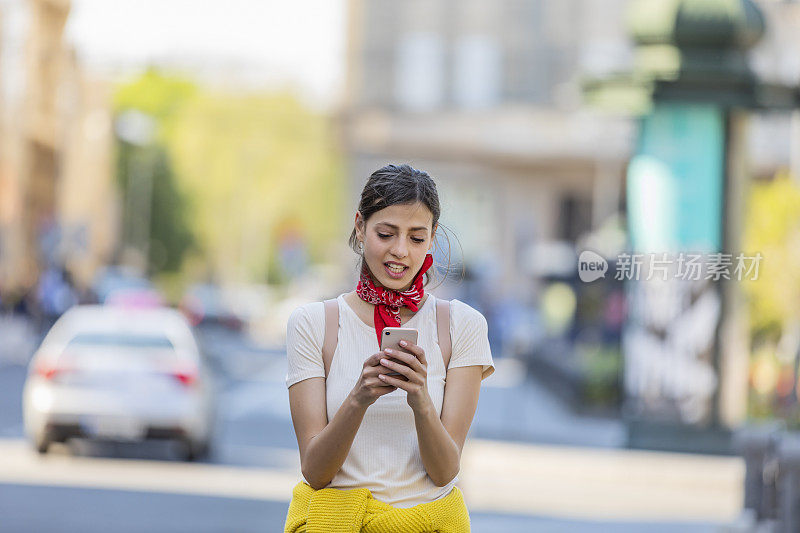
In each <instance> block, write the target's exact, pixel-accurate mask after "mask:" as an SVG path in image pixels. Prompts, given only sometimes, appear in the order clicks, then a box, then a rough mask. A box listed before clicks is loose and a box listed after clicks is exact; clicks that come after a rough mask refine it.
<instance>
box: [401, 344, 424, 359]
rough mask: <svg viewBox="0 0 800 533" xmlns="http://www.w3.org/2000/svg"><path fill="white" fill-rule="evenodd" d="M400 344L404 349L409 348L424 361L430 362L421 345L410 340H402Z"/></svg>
mask: <svg viewBox="0 0 800 533" xmlns="http://www.w3.org/2000/svg"><path fill="white" fill-rule="evenodd" d="M404 343H405V344H404ZM400 346H402V348H403V349H404V350H408V351H409V352H411V353H412V354H414V355H415V356H416V357H417V359H419V360H420V361H421V362H422V363H424V364H426V365H427V364H428V361H427V360H426V359H425V350H423V349H422V347H421V346H419V345H417V344H413V343H410V342H409V343H406V341H400Z"/></svg>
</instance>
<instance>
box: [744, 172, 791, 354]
mask: <svg viewBox="0 0 800 533" xmlns="http://www.w3.org/2000/svg"><path fill="white" fill-rule="evenodd" d="M743 248H744V250H743V251H745V252H746V254H747V255H754V254H755V253H756V252H761V254H762V256H763V259H762V260H761V265H760V268H759V276H758V279H757V280H752V281H745V282H744V290H745V294H746V295H747V298H748V302H749V314H750V319H751V328H752V333H753V335H754V336H755V338H757V339H759V338H769V339H776V338H778V336H779V335H780V332H781V329H782V327H783V325H784V324H785V323H787V321H791V320H793V319H797V318H800V186H798V184H797V182H796V181H795V180H794V179H793V178H792V177H790V176H789V175H788V174H787V173H780V174H778V175H777V176H776V177H775V179H774V180H772V181H769V182H765V183H755V184H753V185H752V186H751V189H750V194H749V198H748V209H747V215H746V218H745V223H744V238H743Z"/></svg>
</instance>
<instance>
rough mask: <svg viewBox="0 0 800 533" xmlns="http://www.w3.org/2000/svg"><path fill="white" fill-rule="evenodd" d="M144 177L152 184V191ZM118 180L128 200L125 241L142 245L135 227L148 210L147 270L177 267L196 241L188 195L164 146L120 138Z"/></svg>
mask: <svg viewBox="0 0 800 533" xmlns="http://www.w3.org/2000/svg"><path fill="white" fill-rule="evenodd" d="M132 179H133V180H135V182H134V183H131V180H132ZM144 180H148V181H149V182H150V187H152V192H151V193H150V194H149V195H148V194H147V192H146V187H147V186H146V185H145V184H144V183H143V182H144ZM117 183H118V185H119V189H120V191H123V192H124V196H125V200H126V201H125V202H124V204H123V213H122V217H123V218H122V220H123V239H122V240H123V243H125V244H126V245H130V246H134V247H135V246H137V245H141V242H137V239H136V235H137V231H138V230H137V229H136V227H141V226H142V225H143V224H144V223H145V221H144V220H142V217H143V216H144V213H147V212H149V232H148V233H149V235H148V240H149V250H148V252H149V253H148V257H147V271H148V273H150V274H159V273H162V272H176V271H178V270H179V269H180V267H181V263H182V261H183V257H184V255H185V254H186V252H188V251H189V250H190V249H191V248H192V247H193V246H194V245H195V242H194V237H193V236H192V233H191V231H190V230H189V228H188V225H187V219H186V199H185V197H184V196H182V195H181V194H180V193H179V192H178V190H177V184H176V181H175V175H174V172H173V171H172V167H171V165H170V163H169V156H168V155H167V153H166V151H165V150H164V148H163V147H162V146H160V145H156V144H154V145H151V146H145V147H138V146H133V145H131V144H128V143H126V142H122V141H119V142H118V143H117ZM146 203H149V206H148V205H146Z"/></svg>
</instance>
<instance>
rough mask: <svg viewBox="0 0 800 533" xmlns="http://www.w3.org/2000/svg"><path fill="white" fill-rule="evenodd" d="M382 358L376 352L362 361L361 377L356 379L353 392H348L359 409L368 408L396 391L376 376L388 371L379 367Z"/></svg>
mask: <svg viewBox="0 0 800 533" xmlns="http://www.w3.org/2000/svg"><path fill="white" fill-rule="evenodd" d="M382 357H384V354H383V352H378V353H376V354H373V355H371V356H370V357H368V358H367V360H366V361H364V366H363V367H362V369H361V376H360V377H359V378H358V381H357V382H356V385H355V387H353V390H352V391H350V396H351V397H352V398H353V400H355V402H356V403H357V404H358V405H359V406H361V407H364V408H366V407H369V406H370V405H372V404H373V403H375V400H377V399H378V398H379V397H381V396H383V395H384V394H388V393H390V392H392V391H394V390H395V389H397V387H395V386H394V385H390V384H387V383H384V382H383V381H381V380H380V379H378V374H380V373H386V372H389V371H390V370H389V369H388V368H387V367H385V366H381V362H380V361H381V358H382Z"/></svg>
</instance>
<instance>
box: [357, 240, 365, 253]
mask: <svg viewBox="0 0 800 533" xmlns="http://www.w3.org/2000/svg"><path fill="white" fill-rule="evenodd" d="M358 253H360V254H361V255H364V241H358Z"/></svg>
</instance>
